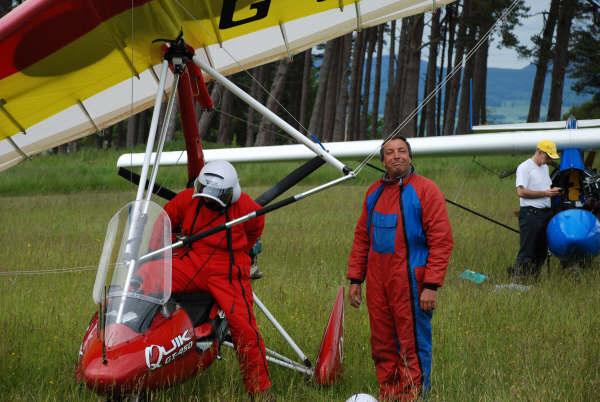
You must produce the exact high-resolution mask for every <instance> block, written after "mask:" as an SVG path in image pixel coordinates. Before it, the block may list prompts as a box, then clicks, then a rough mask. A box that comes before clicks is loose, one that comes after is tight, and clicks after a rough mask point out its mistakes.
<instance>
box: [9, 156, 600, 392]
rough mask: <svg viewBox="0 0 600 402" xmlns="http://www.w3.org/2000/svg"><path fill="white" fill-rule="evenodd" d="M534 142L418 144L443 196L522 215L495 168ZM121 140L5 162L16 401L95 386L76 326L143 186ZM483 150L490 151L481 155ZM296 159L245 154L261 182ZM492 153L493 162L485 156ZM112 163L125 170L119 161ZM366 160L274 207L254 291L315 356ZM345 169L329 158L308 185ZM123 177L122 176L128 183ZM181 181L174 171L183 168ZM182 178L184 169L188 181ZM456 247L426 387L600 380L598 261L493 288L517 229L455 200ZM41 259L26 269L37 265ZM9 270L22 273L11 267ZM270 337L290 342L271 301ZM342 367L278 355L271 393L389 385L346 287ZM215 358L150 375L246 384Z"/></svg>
mask: <svg viewBox="0 0 600 402" xmlns="http://www.w3.org/2000/svg"><path fill="white" fill-rule="evenodd" d="M522 159H524V157H523V156H505V157H480V158H478V159H477V163H474V162H473V160H472V158H466V157H465V158H422V159H418V160H417V161H416V167H417V170H418V171H419V172H420V173H422V174H424V175H426V176H428V177H430V178H432V179H434V180H435V181H436V182H437V183H438V185H439V186H440V187H441V188H442V190H443V191H444V193H445V195H446V197H447V198H448V199H451V200H453V201H457V202H459V203H462V204H465V205H466V206H468V207H470V208H473V209H475V210H477V211H479V212H481V213H483V214H486V215H489V216H491V217H493V218H494V219H497V220H499V221H501V222H504V223H507V224H509V225H510V226H512V227H517V220H516V218H515V217H514V215H513V211H514V210H515V209H517V205H518V201H517V198H516V195H515V193H514V182H513V180H514V178H509V179H504V180H500V179H498V177H497V175H493V174H492V172H491V171H490V170H492V171H494V172H496V173H497V172H499V171H501V170H508V169H512V168H514V167H515V166H516V164H518V163H519V162H520V161H521V160H522ZM115 161H116V158H115V159H112V155H111V154H98V153H95V152H88V153H83V154H78V155H76V157H75V158H71V159H69V158H64V157H60V156H59V157H56V156H48V157H44V158H38V159H36V160H33V161H28V162H27V163H25V164H21V165H19V166H16V167H14V168H12V169H10V170H8V171H6V172H2V173H0V202H1V203H2V208H1V209H0V222H2V225H0V237H1V238H2V240H3V241H2V246H1V250H2V251H1V253H0V256H1V259H0V273H2V275H1V276H0V395H1V397H0V399H2V400H9V401H12V400H16V401H21V400H22V401H31V400H36V401H37V400H42V401H46V400H48V401H55V400H56V401H62V400H77V401H79V400H89V401H95V400H97V396H96V395H95V394H93V393H92V392H91V391H89V390H88V389H86V388H84V387H82V386H80V385H78V384H77V383H76V382H75V365H76V362H77V353H78V350H79V346H80V342H81V339H82V337H83V333H84V331H85V328H86V327H87V324H88V322H89V320H90V318H91V316H92V314H93V312H94V311H95V309H96V306H95V305H94V304H93V301H92V296H91V292H92V287H93V281H94V277H95V271H93V270H83V271H80V272H74V271H69V272H66V273H50V270H54V269H61V268H74V267H81V268H82V269H88V268H93V267H94V266H95V265H96V264H97V262H98V259H99V256H100V252H101V247H102V242H103V239H104V235H105V230H106V225H107V223H108V221H109V219H110V218H111V217H112V215H113V214H114V213H115V212H116V211H118V210H119V209H120V208H121V207H122V206H123V205H124V204H125V203H126V202H128V201H130V200H131V199H132V197H134V195H135V190H134V188H133V187H132V186H130V185H127V184H126V183H125V182H124V180H123V179H120V178H116V174H115V170H116V169H115V168H114V166H115ZM482 165H483V166H482ZM294 166H295V165H294V164H292V163H287V164H265V165H239V166H238V170H239V172H240V177H241V181H242V186H243V187H244V189H245V190H246V191H247V192H248V193H249V194H250V195H252V196H257V195H259V194H260V193H261V192H262V191H264V190H266V189H267V187H268V185H269V184H270V183H273V182H275V181H276V180H277V178H278V177H281V176H282V175H283V174H284V173H285V172H288V171H290V170H292V169H293V168H294ZM488 169H490V170H488ZM183 170H184V169H177V170H165V172H164V173H161V177H160V178H159V181H163V182H165V183H166V184H167V185H168V186H169V187H171V188H173V189H174V190H178V189H180V188H181V185H180V184H181V183H183V182H184V181H185V179H184V174H185V173H184V172H183ZM113 176H114V177H113ZM377 176H378V173H376V172H374V171H371V170H365V171H363V172H362V173H361V176H360V177H359V179H357V180H356V181H355V182H353V183H352V184H351V185H344V186H339V187H335V188H333V189H330V190H327V191H325V192H323V193H319V194H317V195H315V196H313V197H310V198H308V199H305V200H302V201H299V202H298V203H296V204H293V205H292V206H289V207H286V208H284V209H281V210H279V211H276V212H273V213H272V214H270V215H268V216H267V224H266V226H265V231H264V235H263V252H262V254H261V255H260V256H259V263H260V266H261V270H262V271H263V272H264V273H265V278H263V279H261V280H259V281H256V282H254V284H253V286H254V289H255V292H256V293H257V295H259V297H260V298H261V300H262V301H263V302H264V303H265V304H266V305H267V306H268V307H269V309H270V310H271V312H272V313H273V314H274V315H275V316H276V317H278V319H279V320H280V322H281V323H282V325H283V326H284V327H285V328H286V329H287V331H288V332H289V333H290V334H291V335H292V336H293V337H294V338H295V340H296V342H297V343H298V344H299V346H300V347H301V348H302V349H303V350H304V352H305V353H306V354H307V355H308V356H309V357H311V358H312V359H314V357H315V355H316V353H317V351H318V347H319V343H320V340H321V336H322V332H323V329H324V327H325V324H326V322H327V318H328V316H329V312H330V309H331V305H332V303H333V300H334V298H335V295H336V293H337V290H338V288H339V286H340V285H346V284H347V281H346V280H345V274H346V264H347V259H348V255H349V252H350V247H351V242H352V235H353V230H354V225H355V223H356V219H357V218H358V215H359V213H360V206H361V202H362V198H363V195H364V191H365V190H366V186H367V183H369V182H371V181H373V180H374V179H375V178H376V177H377ZM333 177H336V173H335V172H334V171H332V170H331V169H325V171H324V172H321V173H318V174H317V175H316V176H315V178H313V179H311V181H309V182H308V184H303V185H302V186H299V187H297V188H296V189H294V193H295V192H300V191H303V190H306V189H308V188H310V186H311V185H313V184H320V183H323V182H325V181H326V180H328V179H330V178H333ZM121 182H123V183H121ZM174 183H175V184H174ZM177 183H179V185H177ZM447 208H448V212H449V214H450V219H451V222H452V226H453V232H454V237H455V250H454V253H453V255H452V259H451V263H450V266H449V268H448V273H447V276H446V283H445V286H444V287H443V288H442V289H441V290H440V294H439V306H438V308H437V309H436V313H435V315H434V318H433V338H434V339H433V342H434V351H433V372H432V390H431V393H430V394H429V395H430V399H431V400H441V401H480V400H481V401H509V400H511V401H512V400H523V401H593V400H597V394H598V390H599V389H600V343H599V342H598V333H599V331H600V319H599V317H598V314H597V312H596V308H598V306H600V292H598V290H597V289H598V285H597V283H598V281H599V280H600V267H599V266H598V263H597V262H594V263H593V265H592V267H591V268H590V269H587V270H585V271H584V272H583V277H582V279H580V280H575V278H573V277H571V276H569V275H568V274H567V273H565V272H562V270H561V269H560V267H559V265H558V262H557V261H556V260H555V259H552V269H551V274H550V275H548V274H547V273H546V271H544V274H543V275H542V277H541V279H540V280H539V282H537V283H534V284H533V287H532V288H531V289H530V290H528V291H522V292H519V291H514V290H507V289H504V290H499V291H497V290H495V285H496V284H504V283H509V281H508V279H507V278H506V275H505V270H506V267H507V266H508V265H509V264H511V263H513V261H514V257H515V254H516V252H517V247H518V236H517V235H516V234H515V233H513V232H510V231H508V230H506V229H503V228H501V227H498V226H496V225H493V224H491V223H489V222H487V221H484V220H482V219H480V218H477V217H475V216H473V215H471V214H468V213H467V212H464V211H462V210H460V209H457V208H456V207H454V206H451V205H448V207H447ZM465 269H472V270H474V271H477V272H481V273H484V274H486V275H488V280H487V281H486V282H484V284H482V285H477V284H475V283H472V282H468V281H464V280H462V279H460V278H459V277H458V276H459V274H460V273H461V272H463V271H464V270H465ZM40 270H43V271H47V272H46V273H45V274H33V273H32V274H26V275H18V273H24V272H26V271H40ZM6 273H12V274H11V275H6ZM257 317H258V319H259V324H260V326H261V329H262V332H263V335H264V338H265V340H266V343H267V346H268V347H270V348H271V349H274V350H277V351H280V352H284V353H286V354H289V355H293V352H292V351H291V349H290V348H289V347H288V346H287V345H286V344H284V342H283V340H282V339H281V338H280V337H279V336H278V335H277V334H276V333H275V331H274V330H273V329H272V328H271V326H270V324H269V323H268V322H267V321H266V319H264V317H263V316H262V315H261V313H260V312H258V313H257ZM344 348H345V350H344V354H345V355H344V365H345V372H344V380H343V383H342V384H341V385H338V386H333V387H329V388H317V387H315V386H314V385H313V384H312V383H311V382H310V381H306V380H305V378H303V377H302V376H301V375H299V374H296V373H294V372H291V371H289V370H288V369H284V368H280V367H278V366H275V365H271V372H272V378H273V382H274V388H273V390H274V393H275V394H277V395H278V396H279V397H280V400H285V401H344V400H345V399H346V398H348V397H349V396H350V395H352V394H354V393H358V392H365V393H370V394H376V393H377V391H378V387H377V381H376V379H375V374H374V368H373V363H372V360H371V357H370V347H369V325H368V317H367V310H366V306H364V305H363V306H361V308H360V309H353V308H351V307H350V306H349V305H348V303H347V302H346V316H345V343H344ZM223 357H224V359H223V360H222V361H218V362H216V363H215V364H214V365H213V366H212V367H211V368H210V369H209V370H208V371H207V372H205V373H202V374H200V375H198V376H196V377H195V378H194V379H192V380H189V381H187V382H185V383H184V384H182V385H177V386H174V387H172V388H170V389H167V390H160V391H155V392H152V393H150V394H149V398H150V399H151V400H155V401H168V400H186V401H187V400H197V401H230V400H247V396H246V394H245V392H244V390H243V387H242V385H241V379H240V375H239V370H238V366H237V361H236V359H235V357H234V355H233V353H231V351H229V350H225V351H224V355H223Z"/></svg>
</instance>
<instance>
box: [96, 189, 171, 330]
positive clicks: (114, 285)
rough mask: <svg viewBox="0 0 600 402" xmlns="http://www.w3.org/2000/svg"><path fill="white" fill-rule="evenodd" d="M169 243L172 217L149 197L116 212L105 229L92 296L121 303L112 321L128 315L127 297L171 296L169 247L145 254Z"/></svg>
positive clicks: (161, 299)
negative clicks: (154, 254) (148, 199)
mask: <svg viewBox="0 0 600 402" xmlns="http://www.w3.org/2000/svg"><path fill="white" fill-rule="evenodd" d="M170 245H171V221H170V219H169V216H168V215H167V214H166V212H165V211H164V210H163V209H162V207H161V206H160V205H158V204H156V203H154V202H152V201H133V202H131V203H129V204H127V205H125V206H124V207H123V208H122V209H121V210H120V211H119V212H117V213H116V214H115V215H114V216H113V218H112V219H111V221H110V223H109V224H108V229H107V232H106V238H105V241H104V247H103V250H102V256H101V257H100V263H99V265H98V273H97V275H96V282H95V283H94V291H93V298H94V302H95V303H96V304H100V303H101V302H102V301H104V300H110V301H111V304H114V301H115V299H116V298H118V299H120V302H119V303H120V306H119V308H118V310H117V316H116V317H114V322H116V323H121V322H123V321H124V320H125V317H126V315H127V306H126V304H127V299H136V300H142V301H146V302H149V303H153V304H158V305H162V304H164V303H166V302H167V300H168V299H169V297H170V296H171V250H170V249H169V250H166V251H164V252H162V253H160V254H159V255H157V256H154V257H152V258H150V259H149V258H147V255H148V253H150V252H152V251H156V250H160V249H163V248H165V247H167V246H170Z"/></svg>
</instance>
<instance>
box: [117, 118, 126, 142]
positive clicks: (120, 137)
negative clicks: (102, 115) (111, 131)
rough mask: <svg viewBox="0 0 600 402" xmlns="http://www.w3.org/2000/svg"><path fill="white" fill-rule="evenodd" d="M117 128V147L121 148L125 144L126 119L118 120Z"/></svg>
mask: <svg viewBox="0 0 600 402" xmlns="http://www.w3.org/2000/svg"><path fill="white" fill-rule="evenodd" d="M117 124H118V125H119V129H118V130H117V148H118V149H123V148H125V147H126V146H127V120H123V121H120V122H119V123H117Z"/></svg>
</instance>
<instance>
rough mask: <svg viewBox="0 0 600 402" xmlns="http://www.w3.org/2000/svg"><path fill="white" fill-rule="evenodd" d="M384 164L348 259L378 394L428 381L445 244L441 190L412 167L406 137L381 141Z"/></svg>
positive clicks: (413, 393) (411, 395)
mask: <svg viewBox="0 0 600 402" xmlns="http://www.w3.org/2000/svg"><path fill="white" fill-rule="evenodd" d="M380 155H381V160H382V163H383V166H384V167H385V169H386V173H385V174H384V176H383V178H381V179H380V180H378V181H377V182H375V183H374V184H373V185H371V187H369V189H368V191H367V194H366V197H365V201H364V203H363V209H362V214H361V216H360V218H359V220H358V224H357V225H356V230H355V233H354V244H353V246H352V252H351V254H350V260H349V262H348V279H350V282H351V284H350V288H349V290H348V297H349V299H350V304H351V305H352V306H353V307H358V306H359V305H360V304H361V303H362V290H361V284H362V282H363V281H364V280H365V279H366V280H367V284H366V288H367V307H368V310H369V321H370V325H371V354H372V357H373V360H374V362H375V372H376V374H377V380H378V382H379V386H380V391H379V396H380V398H381V399H383V400H414V399H416V398H417V397H418V395H419V393H420V392H423V393H424V392H426V391H427V389H428V388H429V377H430V373H431V323H430V321H431V317H432V314H433V309H434V308H435V306H436V298H437V289H438V287H440V286H442V285H443V282H444V276H445V275H446V267H447V266H448V261H449V259H450V254H451V252H452V247H453V240H452V229H451V227H450V221H449V219H448V214H447V213H446V205H445V200H444V195H443V194H442V192H441V191H440V189H439V188H438V187H437V186H436V185H435V183H433V182H432V181H431V180H429V179H426V178H425V177H423V176H419V175H417V174H416V173H414V168H413V167H412V165H411V162H412V153H411V149H410V144H409V143H408V142H407V141H406V139H405V138H404V137H401V136H395V137H392V138H391V139H390V140H388V141H386V142H384V143H383V145H382V146H381V151H380Z"/></svg>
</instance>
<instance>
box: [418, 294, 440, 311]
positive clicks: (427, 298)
mask: <svg viewBox="0 0 600 402" xmlns="http://www.w3.org/2000/svg"><path fill="white" fill-rule="evenodd" d="M436 298H437V290H431V289H423V291H422V292H421V299H420V300H419V301H420V303H419V304H420V306H421V309H422V310H425V311H427V312H432V311H433V309H434V308H435V299H436Z"/></svg>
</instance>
